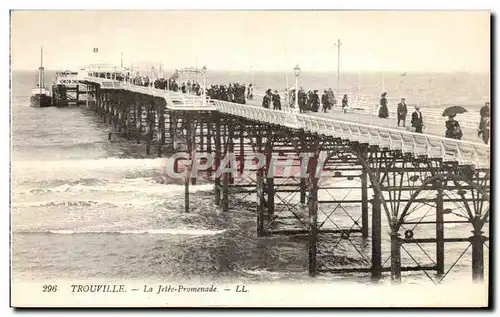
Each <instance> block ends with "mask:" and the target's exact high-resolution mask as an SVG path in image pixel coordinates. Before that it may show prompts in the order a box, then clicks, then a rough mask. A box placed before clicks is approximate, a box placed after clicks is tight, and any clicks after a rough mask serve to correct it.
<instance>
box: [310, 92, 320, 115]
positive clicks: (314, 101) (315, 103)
mask: <svg viewBox="0 0 500 317" xmlns="http://www.w3.org/2000/svg"><path fill="white" fill-rule="evenodd" d="M311 107H312V111H314V112H318V110H319V95H318V91H317V90H314V91H313V93H312V95H311Z"/></svg>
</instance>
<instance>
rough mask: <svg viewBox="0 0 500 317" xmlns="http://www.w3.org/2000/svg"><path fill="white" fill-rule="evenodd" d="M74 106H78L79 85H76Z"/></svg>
mask: <svg viewBox="0 0 500 317" xmlns="http://www.w3.org/2000/svg"><path fill="white" fill-rule="evenodd" d="M76 105H77V106H79V105H80V89H79V85H76Z"/></svg>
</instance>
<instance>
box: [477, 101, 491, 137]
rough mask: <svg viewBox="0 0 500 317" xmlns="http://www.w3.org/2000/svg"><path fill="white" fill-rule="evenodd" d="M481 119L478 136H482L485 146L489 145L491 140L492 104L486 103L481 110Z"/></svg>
mask: <svg viewBox="0 0 500 317" xmlns="http://www.w3.org/2000/svg"><path fill="white" fill-rule="evenodd" d="M479 115H480V116H481V119H480V120H479V130H478V132H477V135H478V136H481V137H482V139H483V142H484V144H488V142H489V140H490V103H489V102H486V103H485V104H484V106H483V107H482V108H481V110H479Z"/></svg>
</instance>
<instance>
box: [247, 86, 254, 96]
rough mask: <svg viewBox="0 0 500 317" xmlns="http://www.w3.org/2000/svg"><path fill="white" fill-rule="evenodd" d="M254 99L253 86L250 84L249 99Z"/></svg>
mask: <svg viewBox="0 0 500 317" xmlns="http://www.w3.org/2000/svg"><path fill="white" fill-rule="evenodd" d="M252 98H253V85H252V84H249V85H248V92H247V99H248V100H252Z"/></svg>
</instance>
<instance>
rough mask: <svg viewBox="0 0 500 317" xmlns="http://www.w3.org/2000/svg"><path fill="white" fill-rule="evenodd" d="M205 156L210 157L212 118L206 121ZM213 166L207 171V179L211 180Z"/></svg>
mask: <svg viewBox="0 0 500 317" xmlns="http://www.w3.org/2000/svg"><path fill="white" fill-rule="evenodd" d="M207 154H208V155H212V118H211V117H210V118H209V119H208V121H207ZM212 166H213V164H212V165H210V166H209V167H208V169H207V177H208V178H209V179H211V178H212V171H213V167H212Z"/></svg>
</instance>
